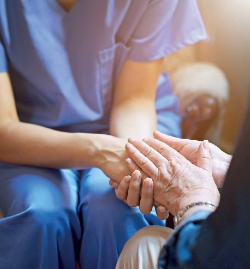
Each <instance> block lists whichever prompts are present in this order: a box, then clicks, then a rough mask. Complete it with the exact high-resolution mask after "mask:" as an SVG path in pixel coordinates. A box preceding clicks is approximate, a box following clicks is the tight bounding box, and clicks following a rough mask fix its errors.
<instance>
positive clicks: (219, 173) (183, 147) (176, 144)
mask: <svg viewBox="0 0 250 269" xmlns="http://www.w3.org/2000/svg"><path fill="white" fill-rule="evenodd" d="M154 137H155V138H156V139H158V140H160V141H162V142H163V143H165V144H167V145H169V146H170V147H172V148H174V149H175V150H177V151H178V152H179V153H180V154H181V155H183V156H184V157H185V158H186V159H188V160H189V161H190V162H191V163H193V164H195V165H197V153H198V148H199V145H200V143H201V141H197V140H189V139H180V138H176V137H172V136H169V135H165V134H162V133H160V132H158V131H155V132H154ZM208 147H209V151H210V155H211V162H212V174H213V178H214V181H215V183H216V185H217V187H219V188H220V187H222V186H223V183H224V179H225V176H226V173H227V170H228V167H229V164H230V162H231V159H232V156H231V155H229V154H226V153H225V152H223V151H222V150H220V149H219V148H218V147H217V146H215V145H214V144H212V143H209V146H208Z"/></svg>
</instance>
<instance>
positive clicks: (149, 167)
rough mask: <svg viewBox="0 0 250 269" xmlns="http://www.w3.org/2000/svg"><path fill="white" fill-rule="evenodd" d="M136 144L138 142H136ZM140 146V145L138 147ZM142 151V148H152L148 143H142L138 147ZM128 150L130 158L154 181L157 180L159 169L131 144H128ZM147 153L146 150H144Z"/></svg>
mask: <svg viewBox="0 0 250 269" xmlns="http://www.w3.org/2000/svg"><path fill="white" fill-rule="evenodd" d="M135 144H136V142H135ZM137 146H138V145H137ZM138 147H140V149H141V148H142V147H147V148H150V147H149V146H148V145H147V144H146V143H144V142H142V141H140V145H139V146H138ZM126 150H127V152H128V154H129V156H130V158H131V159H132V160H133V161H134V162H135V163H136V165H138V166H139V168H140V169H141V170H142V171H143V172H144V173H145V174H147V175H148V176H149V177H151V178H152V179H153V180H154V179H156V178H157V174H158V171H157V167H156V166H155V165H154V164H153V163H152V162H151V161H150V160H149V159H148V158H146V157H145V156H144V155H143V154H142V153H141V152H140V150H139V149H137V148H136V147H135V146H134V145H132V144H131V143H127V144H126ZM144 151H145V150H144Z"/></svg>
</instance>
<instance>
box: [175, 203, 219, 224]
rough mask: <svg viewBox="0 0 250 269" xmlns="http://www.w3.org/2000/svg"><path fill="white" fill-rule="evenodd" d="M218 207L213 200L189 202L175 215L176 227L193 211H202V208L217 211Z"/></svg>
mask: <svg viewBox="0 0 250 269" xmlns="http://www.w3.org/2000/svg"><path fill="white" fill-rule="evenodd" d="M216 208H217V205H215V204H213V203H211V202H205V201H204V202H203V201H198V202H194V203H191V204H188V205H187V206H185V207H184V208H183V209H182V210H180V211H179V212H178V213H177V214H176V215H175V217H174V227H177V225H179V224H180V223H181V222H182V221H183V220H184V219H185V218H187V217H188V216H190V215H192V214H193V213H195V212H197V211H200V210H206V211H211V212H213V211H215V210H216Z"/></svg>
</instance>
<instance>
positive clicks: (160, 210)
mask: <svg viewBox="0 0 250 269" xmlns="http://www.w3.org/2000/svg"><path fill="white" fill-rule="evenodd" d="M155 210H156V214H157V217H158V219H161V220H164V219H167V218H168V216H169V212H168V210H167V209H166V207H165V206H163V205H159V206H156V207H155Z"/></svg>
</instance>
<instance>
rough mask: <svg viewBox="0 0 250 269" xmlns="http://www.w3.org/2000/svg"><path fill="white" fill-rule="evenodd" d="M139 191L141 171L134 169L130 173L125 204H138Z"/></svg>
mask: <svg viewBox="0 0 250 269" xmlns="http://www.w3.org/2000/svg"><path fill="white" fill-rule="evenodd" d="M140 192H141V173H140V171H138V170H135V171H134V172H133V173H132V176H131V179H130V183H129V189H128V196H127V204H128V205H129V206H138V205H139V201H140Z"/></svg>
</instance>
